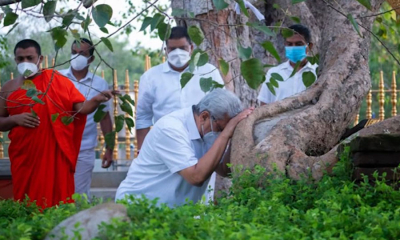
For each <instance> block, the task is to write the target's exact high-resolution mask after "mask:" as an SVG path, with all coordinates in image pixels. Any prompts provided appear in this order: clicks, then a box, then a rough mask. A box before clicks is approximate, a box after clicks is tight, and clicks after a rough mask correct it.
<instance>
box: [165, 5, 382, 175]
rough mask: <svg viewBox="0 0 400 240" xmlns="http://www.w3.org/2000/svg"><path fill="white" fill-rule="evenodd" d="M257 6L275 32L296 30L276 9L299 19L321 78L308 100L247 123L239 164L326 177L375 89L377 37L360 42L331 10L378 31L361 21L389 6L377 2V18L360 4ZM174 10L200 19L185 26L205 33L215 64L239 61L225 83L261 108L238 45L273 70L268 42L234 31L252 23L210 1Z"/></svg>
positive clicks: (266, 110) (259, 112)
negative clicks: (372, 63)
mask: <svg viewBox="0 0 400 240" xmlns="http://www.w3.org/2000/svg"><path fill="white" fill-rule="evenodd" d="M250 2H253V3H254V5H255V6H257V7H258V8H259V9H260V10H261V12H263V13H264V15H265V17H266V24H267V25H268V26H272V25H275V24H276V23H278V22H281V21H283V26H289V25H290V24H292V23H291V22H290V21H289V20H288V19H287V18H285V16H284V15H283V14H282V12H283V11H282V10H276V9H274V8H273V7H272V5H273V4H275V3H276V4H278V5H280V6H281V8H283V9H287V10H288V11H289V12H290V15H292V16H298V17H300V19H301V23H302V24H304V25H306V26H308V27H309V28H310V29H311V31H312V35H313V36H312V38H313V42H314V43H315V45H316V49H317V50H319V51H318V52H319V54H320V62H319V74H318V75H319V77H318V81H317V82H316V83H315V84H314V85H313V86H312V87H310V88H309V89H307V90H306V91H304V92H303V93H301V94H298V95H296V96H293V97H290V98H287V99H284V100H282V101H279V102H276V103H273V104H269V105H267V106H263V107H260V108H258V109H256V111H255V112H254V114H253V115H251V116H250V117H249V118H248V119H247V120H246V121H243V122H242V123H240V124H239V126H238V128H237V129H236V131H235V134H234V136H233V140H232V154H231V155H232V159H231V160H232V163H233V165H243V166H245V167H250V168H251V167H253V166H254V165H256V164H260V165H262V166H265V167H267V168H269V169H270V168H271V167H272V166H276V167H277V168H278V169H279V170H281V171H286V173H287V174H288V175H289V176H291V177H293V178H299V177H300V175H302V174H307V173H308V172H309V171H310V170H311V171H312V173H313V176H314V177H315V178H319V177H320V176H321V174H322V172H323V171H324V170H325V169H326V164H325V163H331V164H333V163H335V161H336V155H335V153H334V152H333V151H331V152H330V150H331V149H332V148H334V147H335V145H337V143H338V140H339V138H340V136H341V135H342V134H343V132H344V130H345V128H346V127H347V126H349V125H350V124H351V123H352V121H353V120H354V118H355V115H356V113H357V111H358V109H359V107H360V104H361V101H362V99H363V98H364V96H365V95H366V93H367V91H368V90H369V89H370V86H371V82H370V75H369V66H368V54H369V48H370V40H371V35H370V34H369V33H368V32H367V31H366V30H364V29H363V28H361V27H360V31H361V33H362V35H363V37H360V36H359V35H358V34H357V32H356V31H355V30H354V27H353V26H352V24H351V23H350V21H349V20H348V19H347V18H346V17H345V16H343V15H342V14H340V13H339V12H337V11H335V10H334V9H333V8H331V7H330V6H329V4H332V5H333V7H335V8H336V9H339V10H340V11H342V12H343V13H344V14H346V15H347V14H348V13H351V14H352V15H353V16H354V18H356V19H357V21H359V23H360V24H362V25H363V26H365V27H367V28H368V29H371V27H372V22H373V20H374V18H373V17H367V18H357V17H359V16H363V15H367V14H369V15H370V14H372V13H374V12H376V11H377V10H378V9H379V7H380V5H381V4H382V2H383V0H372V1H371V4H372V6H373V11H372V12H371V11H368V10H367V9H366V8H365V7H364V6H362V5H360V4H359V3H358V2H357V1H356V0H338V1H329V0H327V1H325V0H307V1H306V2H302V3H299V4H295V5H291V1H290V0H275V1H250ZM265 2H268V3H265ZM172 7H173V8H185V9H188V11H193V12H194V13H195V15H196V18H198V19H200V20H199V21H186V24H188V25H191V24H196V25H198V26H200V27H201V28H202V30H203V31H204V32H205V35H206V38H207V42H206V43H204V44H202V46H200V47H202V48H203V49H210V52H212V53H213V54H212V57H211V59H212V63H214V64H215V65H217V66H218V62H217V61H216V60H217V59H219V58H224V59H225V60H232V61H231V64H230V67H231V69H230V72H229V74H228V76H227V77H226V78H225V81H226V82H229V81H230V80H231V79H232V78H233V81H232V82H230V84H231V85H230V89H233V90H234V91H235V93H236V94H237V95H238V96H239V97H240V98H241V100H242V101H243V102H244V104H245V105H246V106H249V105H251V104H253V103H255V102H256V96H257V91H255V90H252V89H250V88H249V87H248V86H247V85H246V83H245V81H244V80H243V78H241V77H237V76H239V74H240V72H239V71H240V67H239V66H240V61H239V60H238V58H237V56H238V54H237V50H236V46H237V42H238V41H239V42H240V43H241V44H242V45H244V46H252V48H253V55H254V57H257V58H259V59H261V60H262V61H263V62H264V63H273V59H272V58H271V57H270V56H269V54H267V53H266V52H265V51H264V50H263V49H262V48H261V47H260V46H259V44H258V43H260V42H262V41H264V40H267V39H268V37H266V36H264V35H263V34H262V33H260V32H258V31H255V30H249V29H248V27H235V26H231V25H232V24H243V23H244V22H246V19H245V17H243V16H242V15H241V16H238V15H236V13H235V12H234V11H233V10H232V6H230V8H229V9H226V10H223V11H220V12H216V11H214V10H213V5H212V3H211V1H207V0H201V1H199V0H173V1H172ZM253 18H254V16H253V15H252V14H251V20H250V21H253V22H254V21H256V20H255V19H253ZM213 22H217V23H218V24H219V25H217V24H214V23H213ZM269 40H271V41H273V42H274V43H276V46H277V48H278V50H279V51H280V53H281V56H283V45H282V44H283V41H282V38H279V37H278V38H275V39H269ZM211 50H212V51H211ZM232 84H233V86H232ZM228 88H229V87H228Z"/></svg>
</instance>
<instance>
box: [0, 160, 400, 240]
mask: <svg viewBox="0 0 400 240" xmlns="http://www.w3.org/2000/svg"><path fill="white" fill-rule="evenodd" d="M374 178H375V179H373V180H375V184H370V182H371V180H369V179H368V178H365V179H364V181H363V182H361V183H355V182H353V181H352V180H351V163H350V160H349V158H348V156H347V155H346V154H345V155H344V156H342V157H341V161H340V162H339V163H338V164H337V165H336V166H335V168H334V170H333V176H328V175H326V176H324V177H323V178H322V180H320V181H319V182H312V180H310V179H305V180H303V181H293V180H291V179H289V178H287V177H284V176H283V175H279V174H277V173H276V172H275V173H268V174H267V173H266V172H265V169H263V168H261V167H256V168H255V169H253V171H245V172H244V174H242V175H241V176H238V177H234V179H233V187H232V189H231V192H230V193H229V194H226V196H224V197H222V198H220V199H218V203H217V204H216V205H212V206H204V205H200V204H188V205H185V206H182V207H177V208H175V209H170V208H168V207H166V206H158V205H157V204H156V201H149V200H140V199H133V198H131V199H130V201H132V203H131V204H129V205H127V206H128V215H129V217H130V219H131V221H130V222H123V221H119V220H115V221H112V222H111V223H110V224H103V225H101V226H100V229H101V231H100V232H101V237H99V239H399V238H400V227H399V226H400V207H399V206H400V192H399V191H398V190H396V188H395V187H394V186H392V184H389V183H387V182H385V181H384V180H382V179H381V178H380V177H378V176H377V175H375V176H374ZM261 181H262V182H263V186H265V187H261V184H260V182H261ZM95 204H98V202H94V203H92V205H95ZM88 207H90V204H87V203H85V201H83V200H82V199H77V203H76V204H66V205H61V206H59V207H58V208H50V209H46V210H45V211H44V212H40V211H38V209H37V208H36V207H35V206H33V205H31V206H28V205H27V204H24V203H23V204H20V203H15V202H13V201H10V200H6V201H1V202H0V239H43V238H44V237H45V235H46V234H47V232H49V231H50V230H51V229H52V228H53V227H54V226H56V225H57V224H58V223H59V222H61V221H62V220H63V219H65V218H67V217H69V216H71V215H73V214H74V213H76V212H78V211H80V210H82V209H86V208H88ZM73 238H74V239H79V226H77V232H76V236H73Z"/></svg>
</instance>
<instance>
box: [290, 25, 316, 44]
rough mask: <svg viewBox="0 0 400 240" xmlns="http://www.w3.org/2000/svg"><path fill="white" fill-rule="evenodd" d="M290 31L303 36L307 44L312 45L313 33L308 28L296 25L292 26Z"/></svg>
mask: <svg viewBox="0 0 400 240" xmlns="http://www.w3.org/2000/svg"><path fill="white" fill-rule="evenodd" d="M289 29H292V30H293V31H295V32H296V33H298V34H300V35H302V36H303V37H304V39H305V40H306V43H310V41H311V33H310V30H309V29H308V28H307V27H306V26H304V25H301V24H295V25H292V26H290V27H289Z"/></svg>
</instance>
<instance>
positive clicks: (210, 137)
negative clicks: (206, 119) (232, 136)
mask: <svg viewBox="0 0 400 240" xmlns="http://www.w3.org/2000/svg"><path fill="white" fill-rule="evenodd" d="M210 124H211V131H210V132H208V133H206V134H204V127H203V125H201V131H202V133H203V143H204V147H205V148H206V151H208V150H209V149H210V148H211V146H212V145H213V144H214V142H215V140H216V139H217V138H218V136H219V134H220V132H214V130H213V125H212V120H211V118H210Z"/></svg>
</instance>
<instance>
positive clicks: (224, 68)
mask: <svg viewBox="0 0 400 240" xmlns="http://www.w3.org/2000/svg"><path fill="white" fill-rule="evenodd" d="M218 62H219V66H220V70H221V73H222V74H223V75H224V76H226V75H227V74H228V72H229V64H228V63H227V62H226V61H225V60H224V59H220V60H219V61H218Z"/></svg>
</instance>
